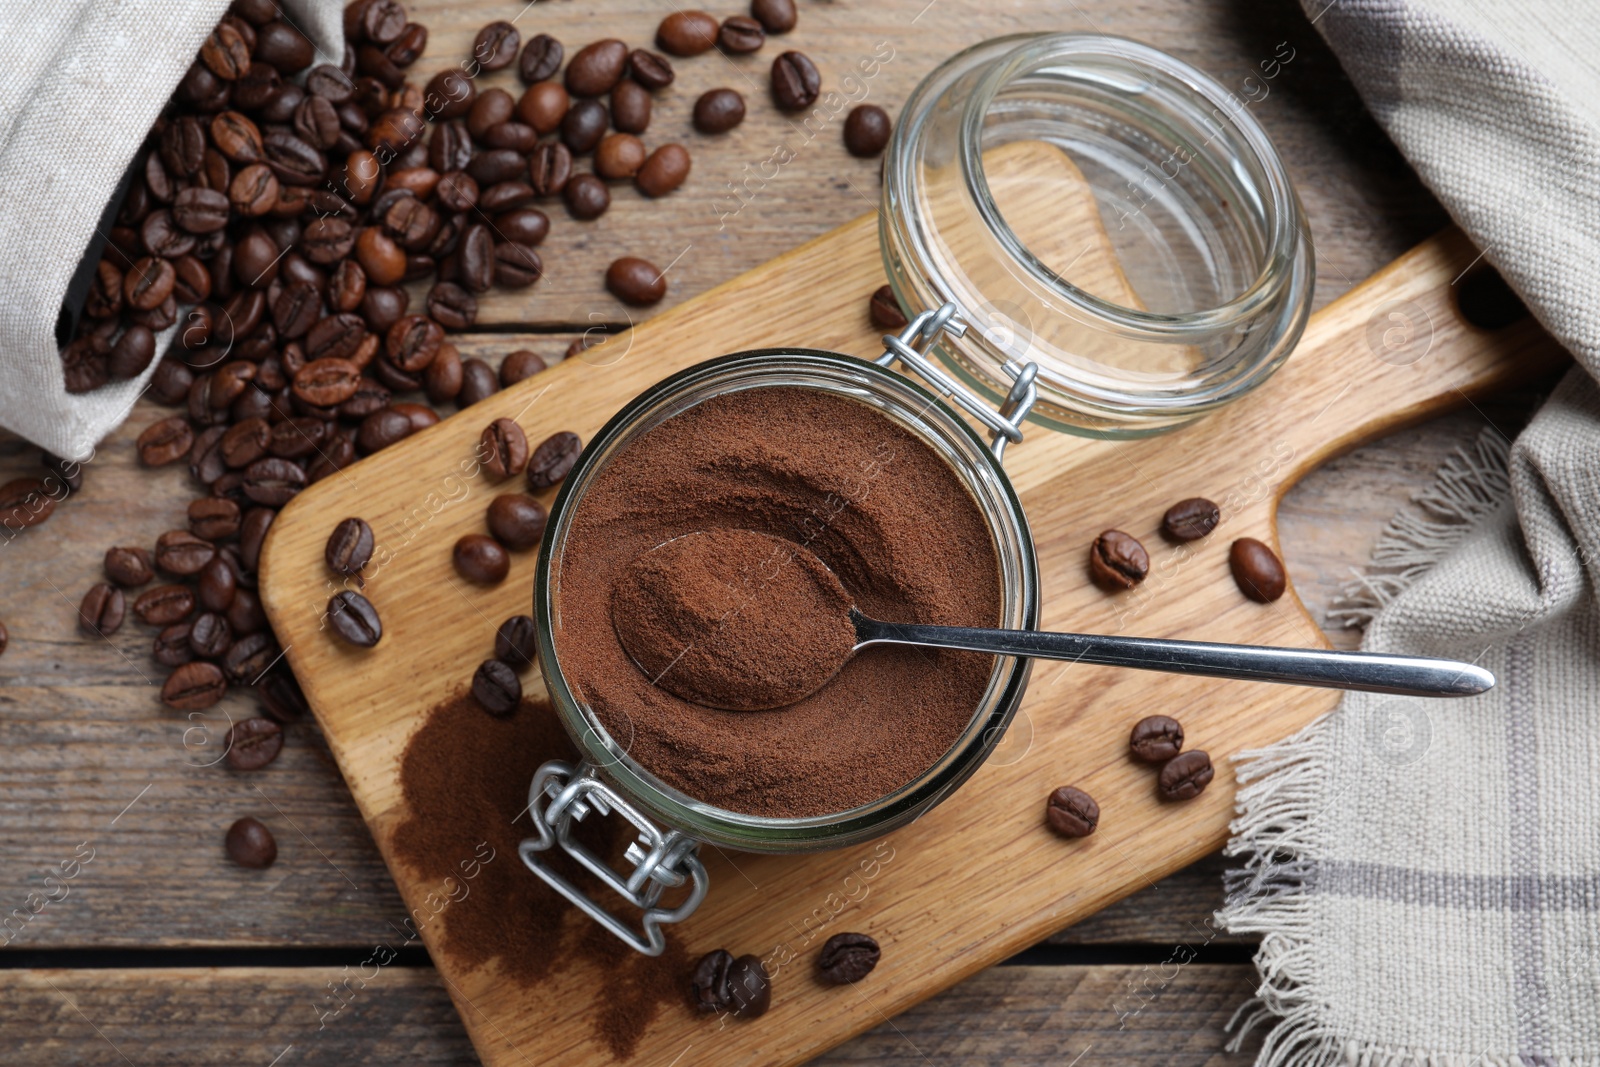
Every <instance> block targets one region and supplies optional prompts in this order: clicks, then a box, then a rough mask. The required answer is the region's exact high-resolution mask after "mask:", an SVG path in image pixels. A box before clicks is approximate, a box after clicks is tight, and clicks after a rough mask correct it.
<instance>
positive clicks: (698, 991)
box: [689, 948, 772, 1019]
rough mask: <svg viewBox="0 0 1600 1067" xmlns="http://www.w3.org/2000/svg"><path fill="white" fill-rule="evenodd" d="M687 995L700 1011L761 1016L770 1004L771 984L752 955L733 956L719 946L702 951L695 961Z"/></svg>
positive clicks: (747, 1016) (763, 968)
mask: <svg viewBox="0 0 1600 1067" xmlns="http://www.w3.org/2000/svg"><path fill="white" fill-rule="evenodd" d="M689 994H690V997H691V999H693V1001H694V1004H695V1006H696V1007H697V1008H699V1009H700V1010H701V1011H703V1012H716V1013H718V1014H723V1013H728V1014H732V1015H737V1016H741V1017H744V1018H750V1019H753V1018H756V1017H757V1016H760V1015H765V1014H766V1012H767V1009H768V1008H769V1007H771V1006H772V983H771V981H770V980H769V979H768V977H767V970H766V968H765V967H764V966H762V964H761V960H760V959H759V958H758V957H756V956H740V957H739V958H738V959H734V958H733V955H732V954H731V953H729V952H727V951H726V950H724V949H720V948H719V949H717V950H716V951H714V952H708V953H706V955H704V956H702V957H701V958H700V962H699V963H697V964H695V968H694V974H693V976H692V977H691V978H690V980H689Z"/></svg>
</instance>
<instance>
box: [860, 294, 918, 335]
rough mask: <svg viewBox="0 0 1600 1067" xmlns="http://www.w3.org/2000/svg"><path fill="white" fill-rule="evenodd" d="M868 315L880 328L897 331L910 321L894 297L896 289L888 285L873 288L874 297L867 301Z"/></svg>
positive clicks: (873, 323)
mask: <svg viewBox="0 0 1600 1067" xmlns="http://www.w3.org/2000/svg"><path fill="white" fill-rule="evenodd" d="M867 317H868V318H869V319H871V320H872V325H874V326H876V327H877V328H878V329H880V330H892V331H893V332H895V333H899V332H900V331H901V330H903V329H905V328H906V325H907V322H908V321H909V320H907V319H906V316H905V312H903V311H901V310H900V302H899V301H898V300H896V299H895V298H894V290H893V289H892V288H890V287H889V286H887V285H880V286H878V288H876V289H874V290H873V292H872V298H871V299H870V300H868V301H867Z"/></svg>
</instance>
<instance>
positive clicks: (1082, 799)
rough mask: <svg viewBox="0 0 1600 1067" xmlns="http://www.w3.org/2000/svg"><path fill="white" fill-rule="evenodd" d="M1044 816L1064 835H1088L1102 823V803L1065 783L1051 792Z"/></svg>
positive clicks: (1056, 830) (1052, 826)
mask: <svg viewBox="0 0 1600 1067" xmlns="http://www.w3.org/2000/svg"><path fill="white" fill-rule="evenodd" d="M1044 817H1045V821H1046V822H1048V823H1049V824H1050V829H1052V830H1054V831H1055V832H1056V833H1058V834H1060V835H1061V836H1062V837H1088V836H1089V835H1090V834H1092V833H1094V830H1095V827H1096V826H1099V825H1100V805H1099V804H1096V803H1095V799H1094V797H1092V796H1090V795H1089V794H1088V793H1085V792H1084V791H1083V790H1081V789H1076V788H1074V787H1072V786H1070V785H1064V786H1061V787H1060V788H1059V789H1057V790H1056V791H1055V792H1053V793H1051V794H1050V799H1049V800H1048V801H1046V802H1045V809H1044Z"/></svg>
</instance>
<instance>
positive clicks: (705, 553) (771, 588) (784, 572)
mask: <svg viewBox="0 0 1600 1067" xmlns="http://www.w3.org/2000/svg"><path fill="white" fill-rule="evenodd" d="M611 622H612V625H613V626H614V627H615V629H616V631H617V638H618V639H619V640H620V641H621V642H622V647H623V648H624V649H626V650H627V652H628V655H630V656H632V657H633V662H634V663H635V664H636V665H638V667H639V669H640V670H642V671H643V672H644V673H645V674H646V675H647V676H648V677H649V678H650V680H651V681H652V682H653V683H655V685H656V686H658V687H659V688H661V689H665V690H666V691H667V692H669V693H673V694H675V695H677V696H680V697H682V698H683V699H685V700H692V701H694V702H695V703H696V704H704V705H706V706H707V707H712V708H727V709H729V710H730V711H750V710H757V709H763V708H779V707H783V706H784V705H786V704H793V703H794V702H795V701H797V700H799V699H800V698H801V697H803V696H806V695H807V694H809V693H814V692H816V690H817V689H819V688H820V687H821V686H822V685H823V684H824V683H826V682H827V680H828V679H829V678H831V677H833V674H834V672H836V671H837V670H838V669H839V668H840V667H841V666H843V664H844V662H845V660H847V659H849V658H850V652H851V650H852V649H854V648H855V643H856V631H855V626H854V625H852V624H851V622H850V594H849V593H846V592H845V591H844V587H843V586H841V585H840V584H839V579H838V578H836V577H835V576H834V575H833V572H831V571H830V570H828V568H827V567H824V566H823V565H822V563H821V561H819V560H818V559H817V557H816V556H813V555H812V554H811V553H810V552H808V551H807V550H806V549H804V548H801V547H800V546H798V545H796V544H795V543H794V542H792V541H785V540H783V539H782V538H779V537H773V536H771V535H769V534H762V533H756V532H755V531H754V530H707V531H705V532H704V533H692V534H687V535H685V536H683V537H677V538H674V539H673V540H671V541H668V542H667V543H666V544H664V545H659V546H657V547H655V548H652V549H651V550H650V551H648V552H646V553H644V554H643V555H641V556H640V557H639V558H638V559H636V560H634V561H633V562H632V563H630V564H629V565H628V566H627V568H626V569H625V570H624V571H623V572H622V576H621V577H620V578H619V579H618V580H617V584H616V587H615V588H614V589H613V590H612V592H611Z"/></svg>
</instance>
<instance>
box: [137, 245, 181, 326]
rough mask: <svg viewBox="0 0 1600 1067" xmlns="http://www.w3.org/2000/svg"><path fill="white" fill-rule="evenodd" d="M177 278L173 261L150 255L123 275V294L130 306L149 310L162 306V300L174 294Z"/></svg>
mask: <svg viewBox="0 0 1600 1067" xmlns="http://www.w3.org/2000/svg"><path fill="white" fill-rule="evenodd" d="M185 251H187V249H185ZM173 254H174V255H181V254H182V253H176V252H175V253H173ZM177 280H178V275H177V272H176V271H175V270H174V269H173V266H172V264H171V263H169V262H167V261H166V260H165V259H158V258H156V257H155V256H148V257H146V258H144V259H141V260H140V261H139V262H137V263H135V264H134V265H133V266H132V267H130V268H128V273H127V274H125V275H123V277H122V296H123V299H125V300H126V301H127V302H128V306H129V307H132V308H137V309H139V310H140V311H149V310H150V309H151V308H157V307H160V306H161V304H162V302H163V301H165V300H166V299H167V297H169V296H171V295H172V288H173V286H174V285H175V284H176V283H177Z"/></svg>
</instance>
